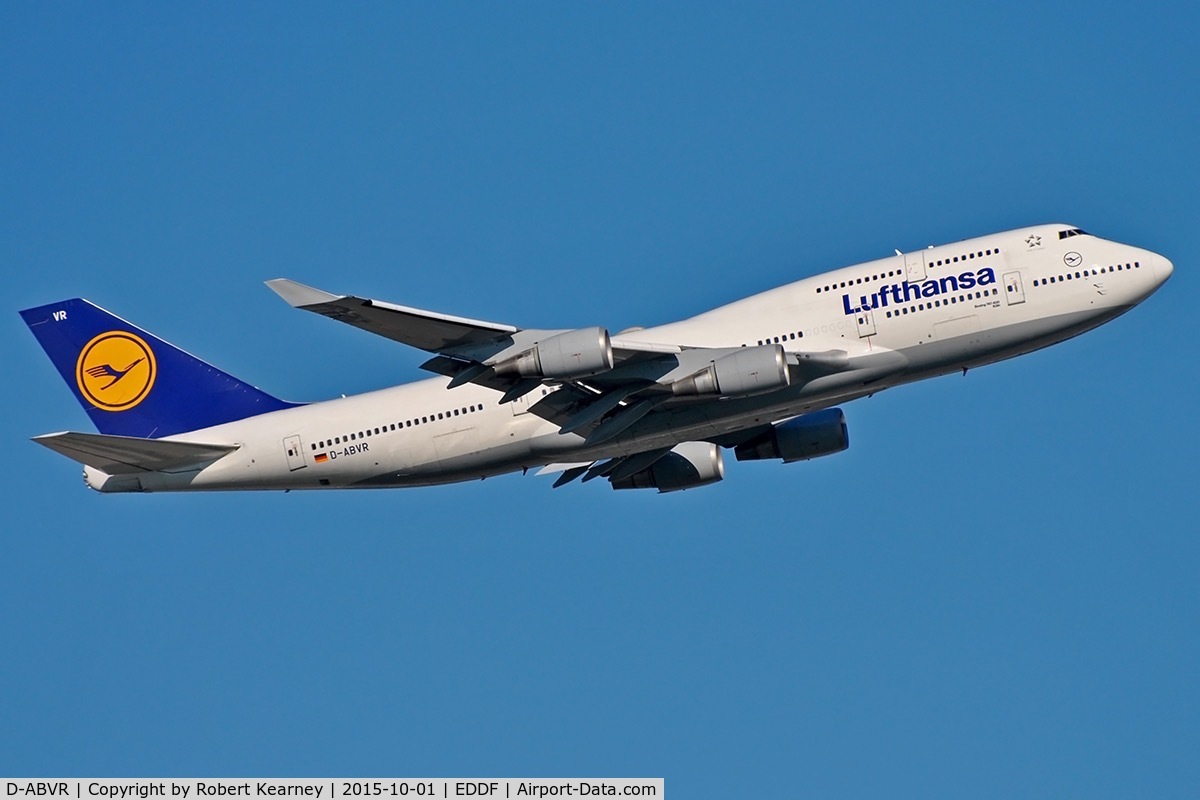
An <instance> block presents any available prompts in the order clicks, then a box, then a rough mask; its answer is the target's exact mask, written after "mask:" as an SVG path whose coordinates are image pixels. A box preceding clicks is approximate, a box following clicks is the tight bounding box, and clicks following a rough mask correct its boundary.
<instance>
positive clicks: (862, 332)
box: [854, 308, 875, 339]
mask: <svg viewBox="0 0 1200 800" xmlns="http://www.w3.org/2000/svg"><path fill="white" fill-rule="evenodd" d="M854 319H855V320H856V321H857V322H858V338H860V339H864V338H866V337H868V336H874V335H875V317H874V316H872V314H871V309H869V308H864V309H862V310H861V311H856V312H855V313H854Z"/></svg>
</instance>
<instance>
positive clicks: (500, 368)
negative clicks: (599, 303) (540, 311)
mask: <svg viewBox="0 0 1200 800" xmlns="http://www.w3.org/2000/svg"><path fill="white" fill-rule="evenodd" d="M612 367H613V349H612V341H611V340H610V339H609V336H608V331H607V330H605V329H604V328H580V329H579V330H576V331H567V332H566V333H560V334H557V335H555V336H551V337H550V338H549V339H546V340H544V341H541V342H538V343H537V344H536V345H534V346H533V347H532V348H530V349H529V350H526V351H525V352H524V353H521V354H519V355H515V356H513V357H512V358H508V359H505V360H504V361H501V362H500V363H499V364H496V365H495V370H496V374H498V375H505V376H517V377H521V378H582V377H584V376H585V375H595V374H596V373H598V372H604V371H605V370H610V369H612Z"/></svg>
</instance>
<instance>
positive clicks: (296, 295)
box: [266, 278, 344, 308]
mask: <svg viewBox="0 0 1200 800" xmlns="http://www.w3.org/2000/svg"><path fill="white" fill-rule="evenodd" d="M266 284H267V286H268V287H269V288H270V289H271V291H273V292H275V294H277V295H279V296H280V297H282V298H283V299H284V301H286V302H287V303H288V305H290V306H293V307H294V308H303V307H304V306H315V305H318V304H320V303H331V302H333V301H335V300H341V299H342V298H343V297H344V295H340V294H330V293H329V292H325V291H322V290H320V289H314V288H313V287H311V286H305V285H304V284H303V283H297V282H296V281H294V280H291V279H290V278H274V279H273V280H269V281H267V282H266Z"/></svg>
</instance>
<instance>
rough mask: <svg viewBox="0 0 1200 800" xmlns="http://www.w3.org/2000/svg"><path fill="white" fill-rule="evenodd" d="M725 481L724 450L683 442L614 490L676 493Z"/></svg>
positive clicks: (706, 443)
mask: <svg viewBox="0 0 1200 800" xmlns="http://www.w3.org/2000/svg"><path fill="white" fill-rule="evenodd" d="M724 477H725V460H724V458H723V457H722V456H721V448H719V447H717V446H716V445H715V444H709V443H708V442H684V443H683V444H680V445H676V446H675V447H674V448H673V449H672V450H671V452H669V453H667V454H666V455H665V456H663V457H662V458H660V459H659V460H658V461H655V462H654V463H653V464H652V465H651V466H649V467H647V468H646V469H644V470H642V471H641V472H635V473H633V474H632V475H630V476H629V477H628V478H622V479H621V480H616V481H613V482H612V487H613V488H614V489H658V491H659V492H677V491H680V490H681V489H693V488H695V487H697V486H707V485H708V484H710V483H716V482H717V481H719V480H721V479H722V478H724Z"/></svg>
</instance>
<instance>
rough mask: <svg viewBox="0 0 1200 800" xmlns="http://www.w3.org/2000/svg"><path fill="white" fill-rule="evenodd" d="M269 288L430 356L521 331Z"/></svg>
mask: <svg viewBox="0 0 1200 800" xmlns="http://www.w3.org/2000/svg"><path fill="white" fill-rule="evenodd" d="M267 286H269V287H271V289H272V290H273V291H274V292H275V293H276V294H278V295H279V296H280V297H282V298H283V299H284V300H286V301H287V302H288V303H289V304H290V305H292V306H293V307H295V308H302V309H304V310H305V311H312V312H314V313H317V314H321V315H323V316H326V317H329V318H330V319H336V320H337V321H339V322H345V323H346V324H348V325H353V326H354V327H356V328H362V329H363V330H365V331H369V332H370V333H374V334H377V335H379V336H385V337H387V338H388V339H391V340H393V341H397V342H401V343H403V344H407V345H411V346H413V347H416V348H418V349H420V350H426V351H428V352H430V353H445V352H456V351H458V350H460V349H462V348H464V347H472V346H479V345H484V344H487V343H490V342H494V341H497V340H501V339H503V338H505V337H507V336H511V335H512V334H514V333H516V332H517V330H518V329H517V328H514V327H513V326H512V325H503V324H501V323H498V322H483V321H481V320H477V319H467V318H465V317H454V316H450V315H449V314H438V313H436V312H434V311H422V310H421V309H419V308H408V307H407V306H398V305H395V304H393V303H386V302H384V301H382V300H372V299H370V298H365V297H355V296H353V295H336V294H330V293H329V292H324V291H321V290H320V289H314V288H312V287H311V286H305V285H304V284H302V283H297V282H296V281H293V280H288V279H287V278H276V279H275V280H271V281H267Z"/></svg>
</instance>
